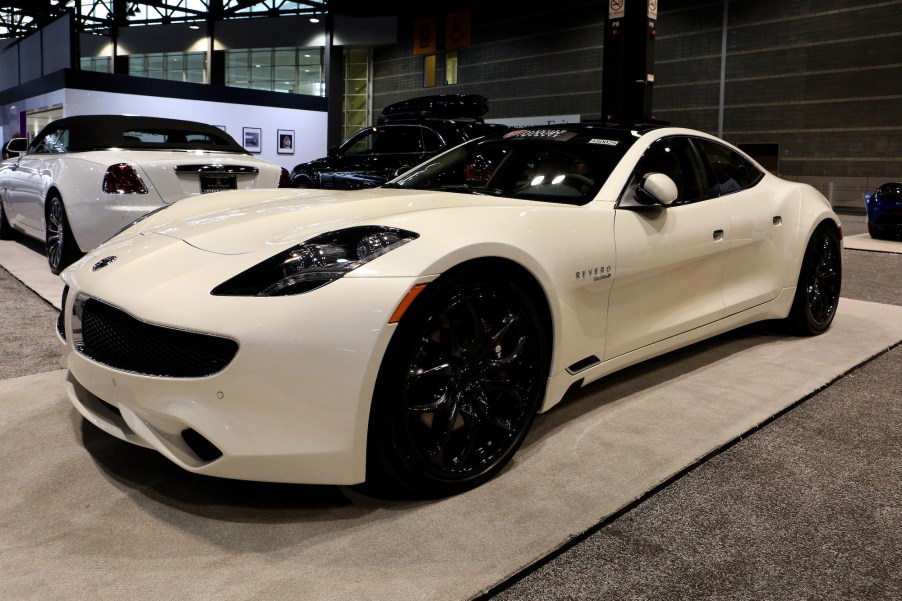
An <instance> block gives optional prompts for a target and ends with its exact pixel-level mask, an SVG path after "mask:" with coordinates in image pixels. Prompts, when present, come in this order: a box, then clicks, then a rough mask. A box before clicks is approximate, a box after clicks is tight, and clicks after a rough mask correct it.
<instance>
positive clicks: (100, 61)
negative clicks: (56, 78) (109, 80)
mask: <svg viewBox="0 0 902 601" xmlns="http://www.w3.org/2000/svg"><path fill="white" fill-rule="evenodd" d="M111 65H112V61H111V60H110V57H108V56H99V57H88V58H82V59H80V61H79V67H80V68H81V70H82V71H97V72H100V73H112V69H111V68H110V67H111Z"/></svg>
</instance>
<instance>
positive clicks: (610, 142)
mask: <svg viewBox="0 0 902 601" xmlns="http://www.w3.org/2000/svg"><path fill="white" fill-rule="evenodd" d="M589 144H601V145H603V146H617V145H618V144H620V140H604V139H601V138H592V139H591V140H589Z"/></svg>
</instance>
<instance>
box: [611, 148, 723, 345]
mask: <svg viewBox="0 0 902 601" xmlns="http://www.w3.org/2000/svg"><path fill="white" fill-rule="evenodd" d="M650 172H656V173H664V174H665V175H667V176H669V177H670V178H671V179H673V181H674V183H676V185H677V190H678V196H677V200H676V201H675V202H674V203H673V204H672V205H670V206H668V207H666V208H665V207H662V206H655V207H646V208H626V207H627V206H628V205H630V204H636V203H630V202H628V200H629V198H628V197H629V196H630V195H633V196H635V194H636V187H637V183H638V181H639V178H641V177H642V176H643V175H645V174H647V173H650ZM730 235H731V231H730V216H729V213H728V212H727V209H726V207H725V206H724V204H723V201H722V200H721V199H720V198H718V197H716V196H714V195H712V194H711V192H710V189H709V186H708V184H707V180H706V175H705V173H704V170H703V167H702V165H701V163H700V160H699V158H698V155H697V153H696V151H695V149H694V148H693V146H692V144H691V142H690V141H689V139H688V138H687V137H684V136H673V137H668V138H663V139H661V140H658V141H657V142H654V143H653V144H652V145H651V146H650V147H649V148H648V150H647V151H646V152H645V153H644V155H643V157H642V158H641V159H640V161H639V163H638V165H637V168H636V170H635V172H634V174H633V178H632V182H631V184H630V185H629V186H628V187H627V189H626V191H625V192H624V198H621V200H620V202H619V203H618V207H617V209H616V213H615V217H614V242H615V246H616V263H615V275H614V282H613V286H612V289H611V295H610V299H609V305H608V317H607V323H608V326H607V336H606V340H605V359H610V358H613V357H617V356H619V355H622V354H624V353H628V352H630V351H633V350H636V349H638V348H641V347H643V346H647V345H649V344H653V343H655V342H658V341H660V340H664V339H666V338H669V337H671V336H676V335H678V334H681V333H683V332H686V331H688V330H691V329H693V328H697V327H700V326H703V325H705V324H708V323H711V322H713V321H715V320H717V319H720V318H721V317H722V316H723V313H724V301H723V294H722V286H723V278H724V272H725V270H726V267H727V261H728V258H729V240H730Z"/></svg>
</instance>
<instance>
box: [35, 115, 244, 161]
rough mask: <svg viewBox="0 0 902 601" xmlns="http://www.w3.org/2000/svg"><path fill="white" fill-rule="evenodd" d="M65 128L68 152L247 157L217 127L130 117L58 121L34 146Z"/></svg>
mask: <svg viewBox="0 0 902 601" xmlns="http://www.w3.org/2000/svg"><path fill="white" fill-rule="evenodd" d="M64 129H65V130H68V137H67V139H66V140H67V141H66V151H68V152H84V151H89V150H103V149H107V148H128V149H133V150H138V149H142V150H164V149H165V150H170V149H181V150H217V151H220V152H237V153H242V154H247V151H246V150H245V149H244V148H242V147H241V146H240V145H239V144H238V142H236V141H235V140H234V139H233V138H232V137H231V136H229V135H228V134H227V133H225V132H224V131H222V130H221V129H219V128H218V127H215V126H213V125H207V124H205V123H197V122H195V121H184V120H181V119H166V118H162V117H142V116H130V115H78V116H73V117H64V118H63V119H57V120H56V121H53V122H52V123H50V124H48V125H47V126H46V127H45V128H44V129H43V130H42V131H41V133H40V134H39V135H38V137H37V138H35V140H34V142H33V143H32V145H33V146H34V147H36V146H37V145H38V144H40V143H41V142H42V141H43V139H44V138H45V137H46V136H49V135H54V134H57V132H61V130H64ZM57 137H59V135H57Z"/></svg>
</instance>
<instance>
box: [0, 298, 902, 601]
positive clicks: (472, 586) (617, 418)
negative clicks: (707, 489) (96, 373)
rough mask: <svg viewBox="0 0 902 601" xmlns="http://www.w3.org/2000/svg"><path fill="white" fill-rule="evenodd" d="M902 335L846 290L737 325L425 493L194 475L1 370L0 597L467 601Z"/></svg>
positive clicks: (56, 383)
mask: <svg viewBox="0 0 902 601" xmlns="http://www.w3.org/2000/svg"><path fill="white" fill-rule="evenodd" d="M900 340H902V307H898V306H888V305H881V304H875V303H868V302H863V301H854V300H850V299H846V298H843V299H842V300H841V302H840V305H839V312H838V314H837V317H836V321H835V323H834V326H833V327H832V328H831V329H830V330H829V331H828V332H827V333H826V334H824V335H822V336H819V337H815V338H793V337H786V336H783V335H781V334H779V333H776V332H774V331H771V330H770V329H768V327H767V326H756V327H751V328H745V329H742V330H740V331H737V332H734V333H731V334H728V335H724V336H720V337H718V338H715V339H712V340H710V341H707V342H704V343H700V344H697V345H694V346H692V347H689V348H687V349H684V350H681V351H679V352H676V353H672V354H670V355H667V356H665V357H661V358H658V359H655V360H652V361H648V362H646V363H644V364H641V365H638V366H635V367H632V368H630V369H628V370H625V371H623V372H620V373H617V374H613V375H611V376H610V377H608V378H606V379H603V380H601V381H599V382H597V383H595V384H593V385H591V386H589V387H587V388H585V389H583V390H581V391H577V392H575V393H573V394H571V395H568V397H567V398H566V399H565V401H564V402H563V403H562V404H561V405H559V406H558V407H556V408H555V409H554V410H552V411H551V412H549V413H547V414H544V415H541V416H539V417H538V418H537V420H536V423H535V425H534V428H533V431H532V432H531V434H530V436H529V437H528V439H527V441H526V443H525V444H524V446H523V448H522V449H521V450H520V452H519V453H518V454H517V455H516V457H515V458H514V460H513V462H512V464H511V465H510V466H509V468H508V469H506V470H505V471H504V472H503V473H502V474H500V475H499V476H498V477H497V478H495V479H494V480H492V481H491V482H489V483H488V484H486V485H484V486H482V487H480V488H478V489H476V490H474V491H471V492H469V493H466V494H463V495H459V496H457V497H453V498H449V499H444V500H439V501H430V502H401V501H385V500H379V499H374V498H370V497H366V496H363V495H361V494H359V493H358V492H357V491H355V490H353V489H349V488H345V487H315V486H290V485H272V484H261V483H245V482H235V481H226V480H219V479H213V478H206V477H199V476H195V475H192V474H189V473H186V472H184V471H181V470H180V469H178V468H177V467H175V466H173V465H171V464H170V463H169V462H168V461H166V460H165V459H163V458H162V457H161V456H159V455H158V454H156V453H155V452H152V451H149V450H146V449H142V448H138V447H134V446H131V445H128V444H127V443H124V442H120V441H118V440H117V439H114V438H112V437H109V436H107V435H106V434H104V433H102V432H100V431H99V430H97V429H96V428H94V427H93V426H92V425H90V424H88V423H86V422H85V421H84V420H83V419H82V418H81V416H80V415H79V414H78V413H77V412H76V411H75V410H74V409H73V408H72V407H71V405H70V404H69V402H68V401H67V400H66V399H65V397H64V393H63V378H64V374H65V372H64V371H62V370H58V371H53V372H47V373H43V374H37V375H33V376H25V377H21V378H16V379H10V380H3V381H0V406H2V407H3V409H4V410H3V412H2V413H0V440H2V441H3V447H2V448H3V453H2V455H0V477H2V479H3V484H4V494H3V495H2V496H0V598H2V599H17V600H31V599H33V600H38V599H40V600H44V599H66V600H74V599H97V598H123V599H131V600H147V601H157V600H159V599H162V598H172V597H176V598H178V599H180V600H182V601H191V600H207V599H212V598H215V599H220V600H223V601H227V600H239V599H240V600H247V599H317V600H324V601H328V600H331V599H335V600H339V599H340V600H343V601H344V600H347V599H373V600H381V599H386V600H392V601H395V600H405V599H410V600H417V601H421V600H430V599H434V600H454V601H456V600H465V599H471V598H473V597H474V596H477V595H479V594H480V593H481V592H482V591H484V590H487V589H489V588H490V587H492V586H493V585H495V584H497V583H499V582H501V581H503V580H504V579H505V578H506V577H508V576H510V575H511V574H513V573H516V572H517V571H519V570H521V569H523V568H524V567H526V566H528V565H529V564H531V563H532V562H535V561H537V560H539V559H541V558H543V557H545V556H546V555H547V554H548V553H550V552H552V551H554V550H555V549H557V548H559V547H560V546H562V545H564V544H566V543H567V541H568V540H570V539H571V538H572V537H574V536H577V535H579V534H580V533H582V532H585V531H586V530H587V529H589V528H591V527H593V526H594V525H596V524H598V523H599V522H601V521H603V520H604V519H605V518H606V517H607V516H610V515H612V514H613V513H615V512H617V511H618V510H619V509H621V508H623V507H624V506H627V505H629V504H630V503H631V502H633V501H634V500H636V499H639V498H641V497H642V496H643V495H645V494H646V493H647V492H648V491H650V490H653V489H654V488H655V487H657V486H658V485H659V484H661V483H662V482H666V481H667V480H668V479H670V478H672V477H673V476H674V475H676V474H679V473H681V472H683V471H684V470H685V469H686V468H687V467H689V466H692V465H694V464H695V463H696V462H698V461H699V460H700V458H703V457H705V456H707V455H708V454H709V453H711V452H712V451H716V450H717V449H719V448H721V447H722V446H723V445H725V444H729V443H730V442H731V441H733V440H735V439H736V438H737V437H740V436H744V435H745V434H746V433H748V432H749V431H750V430H752V429H754V428H755V427H756V426H758V425H759V424H761V423H763V422H766V421H767V420H769V419H770V418H771V417H772V416H774V415H775V414H778V413H780V412H781V411H783V410H785V409H786V408H787V407H791V406H792V405H794V404H795V403H797V402H798V401H799V400H801V399H803V398H805V397H806V396H807V395H809V394H811V393H812V392H814V391H817V390H819V389H821V388H822V387H823V386H825V385H826V384H828V383H830V382H831V381H833V380H835V379H836V378H837V377H839V376H841V375H842V374H844V373H846V372H847V371H848V370H850V369H852V368H854V367H855V366H857V365H859V364H861V363H862V362H863V361H866V360H867V359H868V358H870V357H872V356H874V355H875V354H878V353H880V352H881V351H883V350H885V349H887V348H889V347H891V346H892V345H894V344H896V343H898V342H899V341H900Z"/></svg>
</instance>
